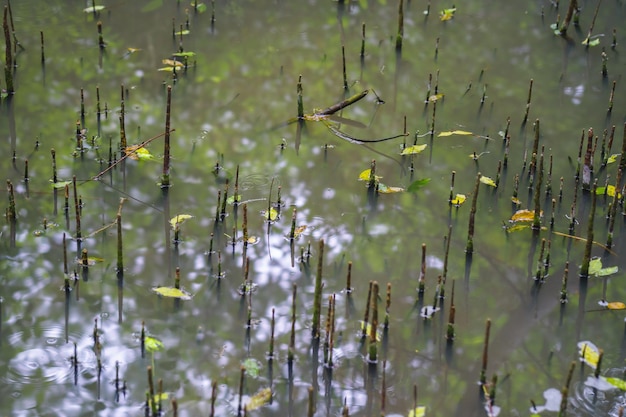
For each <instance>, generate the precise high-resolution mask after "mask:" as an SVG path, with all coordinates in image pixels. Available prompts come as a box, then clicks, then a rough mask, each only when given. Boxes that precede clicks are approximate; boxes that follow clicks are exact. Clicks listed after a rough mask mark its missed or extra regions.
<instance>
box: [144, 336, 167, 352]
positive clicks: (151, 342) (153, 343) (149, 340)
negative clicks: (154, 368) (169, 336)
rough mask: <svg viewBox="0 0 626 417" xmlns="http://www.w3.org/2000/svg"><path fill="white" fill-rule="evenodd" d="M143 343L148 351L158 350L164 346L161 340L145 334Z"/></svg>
mask: <svg viewBox="0 0 626 417" xmlns="http://www.w3.org/2000/svg"><path fill="white" fill-rule="evenodd" d="M143 343H144V346H145V348H146V350H147V351H148V352H158V351H159V350H161V349H163V347H164V345H163V342H161V341H160V340H159V339H157V338H156V337H152V336H146V337H145V338H144V341H143Z"/></svg>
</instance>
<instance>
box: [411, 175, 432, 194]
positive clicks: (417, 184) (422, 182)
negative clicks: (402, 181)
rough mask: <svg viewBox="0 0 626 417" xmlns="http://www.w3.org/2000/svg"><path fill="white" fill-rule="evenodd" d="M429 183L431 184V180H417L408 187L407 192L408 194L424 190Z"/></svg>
mask: <svg viewBox="0 0 626 417" xmlns="http://www.w3.org/2000/svg"><path fill="white" fill-rule="evenodd" d="M429 182H430V178H422V179H419V180H415V181H413V182H412V183H411V185H409V186H408V188H407V189H406V190H407V191H408V192H410V193H415V192H417V191H418V190H419V189H420V188H422V187H423V186H425V185H426V184H428V183H429Z"/></svg>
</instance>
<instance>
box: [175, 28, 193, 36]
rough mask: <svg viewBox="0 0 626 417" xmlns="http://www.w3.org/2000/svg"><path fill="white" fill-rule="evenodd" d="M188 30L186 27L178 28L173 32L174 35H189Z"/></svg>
mask: <svg viewBox="0 0 626 417" xmlns="http://www.w3.org/2000/svg"><path fill="white" fill-rule="evenodd" d="M189 33H191V32H189V30H188V29H183V30H179V31H178V32H176V33H174V35H176V36H181V35H182V36H185V35H189Z"/></svg>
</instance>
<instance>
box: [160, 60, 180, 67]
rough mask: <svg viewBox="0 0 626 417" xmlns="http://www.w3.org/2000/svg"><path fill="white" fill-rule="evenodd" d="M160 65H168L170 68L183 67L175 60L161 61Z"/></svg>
mask: <svg viewBox="0 0 626 417" xmlns="http://www.w3.org/2000/svg"><path fill="white" fill-rule="evenodd" d="M161 63H163V64H165V65H169V66H170V67H182V66H183V63H182V62H178V61H176V60H175V59H164V60H162V61H161Z"/></svg>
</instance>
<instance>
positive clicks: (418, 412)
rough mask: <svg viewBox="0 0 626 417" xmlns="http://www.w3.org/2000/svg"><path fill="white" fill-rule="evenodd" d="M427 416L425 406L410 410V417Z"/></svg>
mask: <svg viewBox="0 0 626 417" xmlns="http://www.w3.org/2000/svg"><path fill="white" fill-rule="evenodd" d="M425 415H426V407H425V406H423V405H420V406H417V407H415V409H413V410H409V415H408V417H424V416H425Z"/></svg>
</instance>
